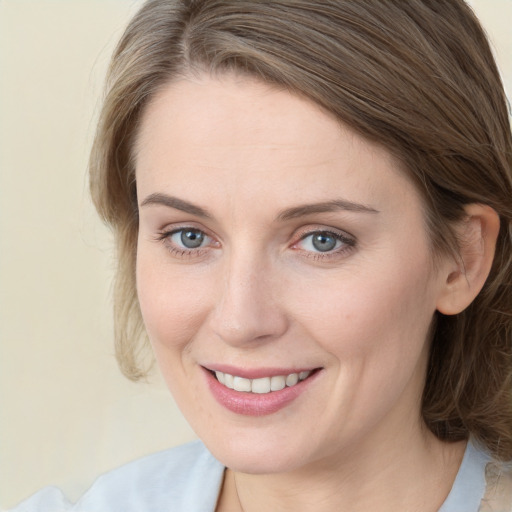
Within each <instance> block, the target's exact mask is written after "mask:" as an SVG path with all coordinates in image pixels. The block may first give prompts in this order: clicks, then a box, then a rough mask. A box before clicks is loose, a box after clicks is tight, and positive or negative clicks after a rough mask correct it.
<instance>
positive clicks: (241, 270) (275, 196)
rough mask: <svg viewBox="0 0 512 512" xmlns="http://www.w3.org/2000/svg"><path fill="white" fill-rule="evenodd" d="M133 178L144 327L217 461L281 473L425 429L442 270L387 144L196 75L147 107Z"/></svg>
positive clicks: (288, 100) (252, 89)
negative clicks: (424, 400) (431, 336)
mask: <svg viewBox="0 0 512 512" xmlns="http://www.w3.org/2000/svg"><path fill="white" fill-rule="evenodd" d="M136 178H137V194H138V200H139V208H140V231H139V239H138V247H137V286H138V294H139V300H140V306H141V309H142V314H143V317H144V321H145V324H146V328H147V331H148V334H149V337H150V339H151V342H152V345H153V348H154V351H155V354H156V358H157V360H158V364H159V366H160V368H161V371H162V373H163V375H164V377H165V379H166V381H167V383H168V385H169V388H170V389H171V391H172V393H173V395H174V397H175V399H176V401H177V403H178V405H179V406H180V408H181V410H182V411H183V413H184V415H185V416H186V418H187V419H188V421H189V422H190V424H191V425H192V427H193V428H194V430H195V431H196V432H197V434H198V436H199V437H200V438H201V439H202V440H203V441H204V442H205V443H206V445H207V446H208V447H209V448H210V450H211V451H212V452H213V453H214V455H216V456H217V458H219V459H220V460H221V461H222V462H223V463H224V464H226V465H228V466H229V467H232V468H234V469H238V470H241V471H246V472H257V473H259V472H274V471H286V470H291V469H296V468H299V467H303V466H307V465H308V464H315V463H319V464H323V463H325V462H326V461H327V460H329V459H331V458H332V460H335V459H339V458H340V457H343V456H347V455H348V454H349V453H351V451H352V450H359V451H360V453H364V449H366V448H368V449H370V447H371V446H375V444H376V443H383V442H386V441H387V440H389V439H397V438H398V439H399V438H400V434H401V433H403V434H404V435H411V433H412V434H414V433H416V432H419V431H420V430H421V420H420V400H421V392H422V388H423V382H424V373H425V368H426V359H427V354H428V346H427V345H428V343H427V337H428V331H429V325H430V323H431V319H432V316H433V314H434V311H435V310H436V301H437V299H438V296H439V294H440V291H441V289H442V287H443V284H444V279H443V277H442V275H441V273H439V272H434V271H433V267H432V264H431V258H430V252H429V241H428V238H427V234H426V231H425V227H424V215H423V212H422V204H421V201H420V199H419V196H418V194H417V193H416V191H415V188H414V187H413V186H412V184H411V183H410V182H409V181H408V180H407V179H406V178H405V177H404V175H403V173H402V172H401V171H400V170H399V165H398V164H397V162H396V161H395V160H394V159H393V158H392V157H391V155H390V154H389V153H388V152H387V151H386V150H384V149H382V148H380V147H378V146H376V145H374V144H372V143H370V142H368V141H367V140H365V139H363V138H362V137H360V136H359V135H357V134H356V133H355V132H353V131H351V130H350V129H349V128H347V127H344V126H340V124H339V123H338V122H337V121H336V120H334V119H333V118H332V117H331V116H329V115H328V114H326V113H325V112H323V111H322V110H320V109H319V108H318V107H317V106H316V105H314V104H312V103H311V102H309V101H307V100H305V99H302V98H300V97H298V96H295V95H292V94H290V93H289V92H285V91H282V90H277V89H275V88H272V87H271V86H268V85H265V84H261V83H259V82H257V81H252V80H249V79H242V78H239V77H234V76H224V77H220V78H210V77H207V76H202V77H199V78H194V79H192V78H191V79H188V80H185V79H184V80H181V81H178V82H174V83H172V84H170V85H169V86H168V87H166V88H165V89H163V90H162V91H161V92H160V93H159V95H157V96H156V97H155V99H154V100H153V102H152V103H151V104H150V105H149V106H148V108H147V110H146V112H145V115H144V117H143V120H142V125H141V131H140V134H139V139H138V144H137V153H136ZM215 372H220V373H218V376H219V379H220V380H221V381H224V383H221V382H219V380H217V378H216V376H215V375H214V373H215ZM301 379H302V380H301ZM297 380H298V383H295V382H296V381H297ZM233 386H235V389H230V388H231V387H233ZM283 386H284V388H283ZM269 389H270V390H269ZM248 390H251V391H248Z"/></svg>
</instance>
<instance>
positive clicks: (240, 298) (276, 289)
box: [211, 254, 288, 346]
mask: <svg viewBox="0 0 512 512" xmlns="http://www.w3.org/2000/svg"><path fill="white" fill-rule="evenodd" d="M276 274H277V272H276V270H275V269H272V265H271V264H270V263H266V262H265V261H264V260H263V259H262V258H258V257H256V256H254V255H250V254H248V255H247V254H246V255H235V254H233V255H232V257H231V258H229V261H225V262H224V267H223V269H222V273H221V283H220V287H219V292H220V293H219V296H218V300H217V303H216V305H215V307H214V309H213V311H212V316H211V328H212V330H213V332H214V334H216V335H217V336H218V337H220V338H222V340H224V342H225V343H228V344H230V345H233V346H244V345H251V344H252V343H254V342H258V343H259V344H261V343H263V342H268V341H271V340H275V339H278V338H279V337H281V336H282V335H283V334H284V333H285V332H286V330H287V329H288V318H287V315H286V313H285V310H284V308H283V304H282V303H280V297H281V296H282V290H283V286H284V285H283V282H282V279H279V275H276Z"/></svg>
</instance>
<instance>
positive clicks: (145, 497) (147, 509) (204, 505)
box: [11, 441, 512, 512]
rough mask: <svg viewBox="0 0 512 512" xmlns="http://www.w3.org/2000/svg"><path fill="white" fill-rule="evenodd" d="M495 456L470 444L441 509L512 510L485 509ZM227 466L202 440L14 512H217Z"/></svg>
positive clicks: (510, 510)
mask: <svg viewBox="0 0 512 512" xmlns="http://www.w3.org/2000/svg"><path fill="white" fill-rule="evenodd" d="M491 462H492V459H491V457H490V456H489V455H488V454H487V453H486V452H485V451H483V450H479V449H478V448H476V447H475V445H474V444H473V443H471V442H470V443H468V446H467V448H466V452H465V454H464V458H463V460H462V464H461V467H460V469H459V472H458V473H457V477H456V479H455V482H454V484H453V487H452V490H451V492H450V494H449V496H448V498H447V499H446V501H445V502H444V504H443V506H442V507H441V508H440V510H439V512H478V511H479V510H482V511H483V510H486V511H487V510H489V511H492V512H512V502H511V503H510V505H508V501H507V506H506V507H505V508H504V509H503V508H501V507H500V508H499V509H495V508H487V507H486V508H485V509H484V508H481V509H480V505H481V502H482V499H483V497H484V494H485V492H486V477H485V473H486V467H487V465H488V464H489V463H491ZM224 469H225V468H224V466H223V465H222V464H221V463H220V462H219V461H217V460H216V459H215V458H214V457H213V455H211V453H210V452H209V451H208V450H207V449H206V447H205V446H204V445H203V444H202V443H201V442H200V441H196V442H193V443H189V444H186V445H183V446H179V447H177V448H173V449H170V450H166V451H163V452H159V453H156V454H154V455H149V456H147V457H144V458H142V459H140V460H137V461H134V462H131V463H129V464H126V465H124V466H122V467H120V468H119V469H115V470H113V471H110V472H109V473H106V474H105V475H103V476H101V477H100V478H98V479H97V480H96V482H95V483H94V484H93V485H92V487H91V488H90V489H89V490H88V491H87V492H86V493H85V494H84V495H83V497H82V498H81V499H80V500H79V501H78V502H77V503H76V504H74V505H73V504H71V503H69V502H68V501H67V500H66V498H65V497H64V495H63V494H62V492H61V491H60V490H59V489H57V488H55V487H47V488H45V489H43V490H42V491H39V492H38V493H36V494H35V495H34V496H32V497H31V498H29V499H28V500H26V501H24V502H23V503H21V504H20V505H18V506H17V507H16V508H15V509H13V510H12V511H11V512H121V511H122V512H214V510H215V506H216V504H217V498H218V495H219V492H220V488H221V485H222V480H223V476H224Z"/></svg>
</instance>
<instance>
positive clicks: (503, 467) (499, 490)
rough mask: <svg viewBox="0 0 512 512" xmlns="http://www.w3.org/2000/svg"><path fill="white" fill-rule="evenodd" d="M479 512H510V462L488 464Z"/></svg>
mask: <svg viewBox="0 0 512 512" xmlns="http://www.w3.org/2000/svg"><path fill="white" fill-rule="evenodd" d="M485 484H486V485H485V494H484V497H483V498H482V502H481V504H480V510H479V512H495V511H496V512H512V462H508V463H504V462H498V461H491V462H488V463H487V464H486V466H485Z"/></svg>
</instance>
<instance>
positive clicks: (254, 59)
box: [90, 0, 512, 459]
mask: <svg viewBox="0 0 512 512" xmlns="http://www.w3.org/2000/svg"><path fill="white" fill-rule="evenodd" d="M195 69H198V70H203V71H206V72H211V73H218V72H224V71H235V72H238V73H244V74H249V75H252V76H254V77H257V78H259V79H261V80H263V81H265V82H269V83H273V84H276V85H279V86H280V87H285V88H287V89H288V90H290V91H293V92H295V93H297V94H301V95H303V96H305V97H307V98H310V99H311V100H313V101H314V102H316V103H317V104H319V105H321V106H322V107H323V108H325V109H327V110H328V111H330V112H332V113H333V114H334V115H336V116H337V117H338V118H339V119H340V120H342V121H343V122H344V123H346V124H347V125H349V126H350V127H351V128H353V129H354V130H356V131H357V132H359V133H360V134H362V135H363V136H364V137H367V138H369V139H371V140H373V141H376V142H378V143H379V144H381V145H383V146H384V147H386V148H387V149H388V150H389V151H391V152H392V153H393V154H394V155H395V156H396V157H397V158H398V159H399V160H400V161H401V162H402V163H403V164H404V167H405V169H406V172H407V173H408V175H409V176H410V177H411V179H412V180H413V181H414V183H415V184H416V186H417V188H418V190H419V191H420V192H421V195H422V197H423V199H424V203H425V211H426V220H427V225H428V229H429V232H430V237H431V240H432V247H433V252H434V254H439V253H440V252H446V251H448V252H451V253H454V254H456V251H457V242H456V238H455V236H454V233H453V230H452V226H453V222H454V221H456V220H459V219H461V218H462V217H463V215H464V206H465V205H466V204H469V203H483V204H487V205H489V206H491V207H492V208H494V210H496V212H498V214H499V216H500V222H501V224H500V226H501V227H500V233H499V237H498V241H497V249H496V254H495V259H494V263H493V267H492V270H491V273H490V275H489V278H488V280H487V282H486V284H485V286H484V288H483V290H482V291H481V293H480V294H479V295H478V297H477V298H476V300H475V301H474V302H473V303H472V304H471V306H470V307H469V308H467V309H466V310H465V311H464V312H462V313H460V314H459V315H455V316H444V315H441V314H438V315H437V317H436V318H435V322H434V331H433V340H432V349H431V356H430V362H429V368H428V374H427V378H426V386H425V391H424V396H423V408H422V410H423V418H424V420H425V422H426V424H427V425H428V427H429V428H430V429H431V430H432V431H433V432H434V433H435V434H436V435H437V436H438V437H439V438H441V439H445V440H460V439H465V438H467V437H468V436H469V435H470V434H471V435H473V436H474V437H475V438H476V439H477V440H478V441H480V442H482V443H484V444H485V445H486V446H487V447H488V449H489V450H490V451H491V452H493V453H494V454H495V456H497V457H499V458H502V459H512V140H511V130H510V122H509V117H508V112H507V104H506V98H505V95H504V92H503V87H502V84H501V81H500V77H499V73H498V71H497V69H496V65H495V63H494V59H493V56H492V53H491V51H490V48H489V44H488V42H487V39H486V37H485V34H484V32H483V30H482V28H481V26H480V24H479V23H478V21H477V19H476V17H475V16H474V14H473V12H472V11H471V9H470V8H469V7H468V6H467V5H466V4H465V3H464V2H463V1H462V0H410V1H407V2H404V1H403V0H357V1H356V0H325V1H320V0H318V1H313V0H150V1H148V2H147V3H145V4H144V6H143V7H142V8H141V10H140V11H139V13H138V14H137V15H136V16H135V17H134V18H133V20H132V21H131V23H130V24H129V26H128V28H127V30H126V32H125V34H124V36H123V37H122V39H121V41H120V43H119V45H118V47H117V49H116V51H115V53H114V55H113V59H112V63H111V67H110V71H109V75H108V80H107V93H106V98H105V102H104V106H103V110H102V113H101V118H100V122H99V126H98V131H97V135H96V139H95V143H94V146H93V149H92V153H91V159H90V177H91V190H92V196H93V199H94V202H95V204H96V207H97V209H98V211H99V212H100V215H101V216H102V217H103V218H104V219H105V220H106V222H107V223H109V224H110V225H111V226H112V227H113V230H114V233H115V237H116V240H117V249H118V256H119V266H118V273H117V278H116V282H115V297H114V301H115V317H116V323H115V325H116V333H115V335H116V343H117V345H116V347H117V349H116V350H117V357H118V361H119V363H120V366H121V369H122V371H123V372H124V373H125V375H126V376H128V377H129V378H131V379H137V378H140V377H141V376H143V375H144V373H145V368H144V367H143V365H141V362H140V361H141V359H140V358H141V352H143V351H144V347H145V346H146V341H145V338H144V336H143V335H142V333H143V327H142V320H141V315H140V310H139V307H138V302H137V294H136V286H135V258H136V243H137V229H138V221H137V201H136V189H135V172H134V165H133V161H132V149H133V147H134V142H135V138H136V136H137V131H138V123H139V121H140V118H141V113H142V111H143V109H144V107H145V105H147V103H148V101H149V100H150V99H151V98H152V97H153V96H154V95H155V93H156V92H157V91H158V90H159V89H161V88H162V87H163V86H164V85H166V84H167V83H169V81H171V80H174V79H176V78H177V77H180V76H183V75H186V74H187V73H190V72H191V71H193V70H195Z"/></svg>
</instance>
